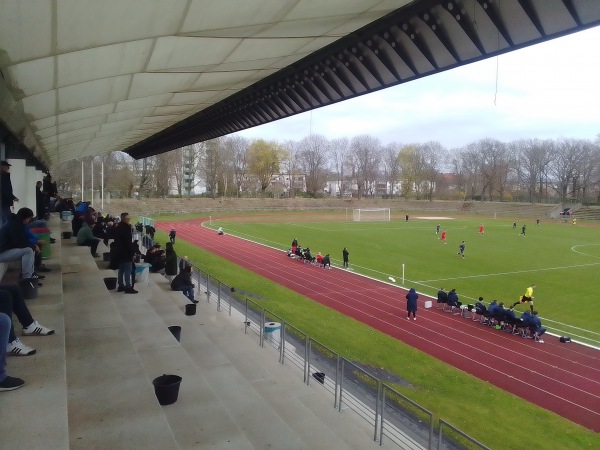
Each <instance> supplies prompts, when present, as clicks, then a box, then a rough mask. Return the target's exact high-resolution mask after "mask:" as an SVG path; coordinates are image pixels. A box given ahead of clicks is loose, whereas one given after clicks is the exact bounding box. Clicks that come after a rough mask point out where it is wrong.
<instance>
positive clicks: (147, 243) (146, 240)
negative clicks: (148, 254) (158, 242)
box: [142, 225, 154, 250]
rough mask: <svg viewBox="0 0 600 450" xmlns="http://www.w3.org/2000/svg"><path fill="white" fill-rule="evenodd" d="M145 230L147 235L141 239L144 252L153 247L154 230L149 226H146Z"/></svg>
mask: <svg viewBox="0 0 600 450" xmlns="http://www.w3.org/2000/svg"><path fill="white" fill-rule="evenodd" d="M146 230H147V231H148V233H146V234H145V235H144V237H142V245H143V246H144V248H145V249H146V250H150V249H151V248H152V246H154V228H152V227H151V226H150V225H146Z"/></svg>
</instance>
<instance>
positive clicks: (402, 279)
mask: <svg viewBox="0 0 600 450" xmlns="http://www.w3.org/2000/svg"><path fill="white" fill-rule="evenodd" d="M402 286H404V263H402Z"/></svg>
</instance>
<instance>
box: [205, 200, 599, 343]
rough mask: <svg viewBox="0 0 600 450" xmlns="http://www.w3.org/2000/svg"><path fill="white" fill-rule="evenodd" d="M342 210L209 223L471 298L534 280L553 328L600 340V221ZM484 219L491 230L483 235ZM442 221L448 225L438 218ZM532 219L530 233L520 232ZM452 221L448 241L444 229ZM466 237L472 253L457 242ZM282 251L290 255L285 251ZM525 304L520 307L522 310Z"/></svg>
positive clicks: (497, 295) (506, 295) (508, 292)
mask: <svg viewBox="0 0 600 450" xmlns="http://www.w3.org/2000/svg"><path fill="white" fill-rule="evenodd" d="M351 219H352V217H349V218H348V217H347V216H345V215H344V214H343V213H339V214H337V215H336V214H331V212H329V213H323V212H318V211H317V212H315V211H306V212H303V213H297V212H291V213H279V214H269V215H250V216H246V217H243V218H241V217H238V218H234V217H231V218H220V219H218V220H212V221H211V225H210V226H211V227H214V228H217V227H219V226H221V227H223V228H224V229H225V230H226V232H227V233H229V234H233V235H236V236H239V237H241V238H245V239H248V240H252V241H254V242H258V243H261V244H264V245H268V246H271V247H274V248H278V249H281V250H287V249H288V248H289V247H290V245H291V242H292V240H293V239H294V238H296V239H297V240H298V243H299V245H300V246H301V247H307V246H308V247H310V249H311V251H312V253H313V255H316V254H317V252H321V253H322V254H323V255H325V254H327V253H328V254H330V256H331V260H332V264H333V265H334V266H338V267H341V265H342V249H343V248H344V247H347V248H348V251H349V252H350V258H349V260H350V269H349V270H353V271H354V272H356V273H360V274H363V275H366V276H369V277H372V278H376V279H380V280H382V281H385V282H388V283H389V282H390V281H389V277H392V278H393V279H395V281H396V284H397V285H401V286H404V287H407V288H409V287H415V288H416V289H417V291H419V292H421V293H424V294H428V295H431V296H435V295H436V293H437V291H438V289H439V288H440V287H444V288H445V289H446V290H450V289H453V288H454V289H456V292H457V293H458V295H459V299H460V300H461V301H462V302H463V303H473V302H474V301H475V300H476V299H477V298H478V297H479V296H482V297H484V301H485V302H486V303H489V302H490V301H492V300H494V299H495V300H498V301H501V302H504V304H505V306H509V305H511V304H513V303H514V302H516V301H518V299H519V296H520V295H522V294H523V293H524V292H525V289H526V288H527V287H528V286H530V285H531V284H532V283H535V284H536V285H537V286H536V288H535V291H534V297H535V301H534V305H535V309H537V310H538V311H539V314H540V317H541V318H542V324H543V326H545V327H546V328H547V329H548V331H549V332H552V333H555V334H558V335H569V336H571V337H572V338H573V339H574V340H578V341H581V342H585V343H588V344H591V345H594V346H600V308H599V307H598V305H597V302H598V299H597V294H598V290H599V286H600V285H599V283H598V281H597V280H598V274H599V273H600V227H597V226H589V225H583V224H579V225H571V224H570V223H569V224H567V223H562V222H560V223H559V222H552V221H550V220H548V221H542V222H541V223H540V225H539V226H537V225H536V223H535V221H534V220H523V219H519V220H518V221H517V227H516V228H513V220H506V219H490V218H486V219H481V218H476V219H473V218H463V217H452V216H443V217H442V216H440V217H432V216H419V214H418V213H414V214H411V215H410V220H409V221H408V222H406V221H405V220H404V217H402V219H401V220H399V219H394V218H393V219H392V220H391V221H368V222H353V221H352V220H351ZM480 224H483V226H484V234H483V236H482V235H480V234H479V233H478V232H479V227H480ZM437 225H440V233H439V234H436V227H437ZM523 225H526V227H527V230H526V234H525V236H522V235H521V229H522V226H523ZM443 230H447V239H446V241H447V243H446V244H444V243H443V242H442V241H441V240H440V239H439V238H440V235H441V231H443ZM463 240H464V241H465V245H466V248H465V252H464V255H465V257H464V258H462V257H461V256H460V255H458V251H459V249H458V246H459V244H460V243H461V242H462V241H463ZM282 257H283V255H282ZM526 307H527V306H526V305H518V306H517V307H516V309H517V310H518V311H523V310H524V308H526Z"/></svg>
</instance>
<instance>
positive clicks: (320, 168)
mask: <svg viewBox="0 0 600 450" xmlns="http://www.w3.org/2000/svg"><path fill="white" fill-rule="evenodd" d="M329 145H330V144H329V141H327V139H325V137H324V136H321V135H319V134H313V135H311V136H308V137H305V138H304V139H302V140H301V141H300V142H299V144H298V149H299V152H298V160H299V163H300V166H301V167H302V171H303V172H304V176H305V177H306V191H307V192H308V193H309V194H311V195H312V196H313V197H316V196H317V194H319V193H322V192H323V188H324V187H325V182H326V175H327V155H328V153H329Z"/></svg>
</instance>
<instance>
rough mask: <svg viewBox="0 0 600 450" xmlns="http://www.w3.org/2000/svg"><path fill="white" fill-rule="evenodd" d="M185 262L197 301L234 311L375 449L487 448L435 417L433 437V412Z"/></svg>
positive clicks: (248, 329) (260, 341)
mask: <svg viewBox="0 0 600 450" xmlns="http://www.w3.org/2000/svg"><path fill="white" fill-rule="evenodd" d="M190 264H191V265H192V269H193V272H194V273H193V277H194V280H195V281H196V290H197V294H198V296H197V298H200V295H201V293H204V294H205V295H206V301H207V303H215V304H216V308H217V311H222V310H225V311H227V312H228V314H229V315H230V316H231V315H232V312H233V311H236V312H237V313H238V314H239V315H240V317H241V318H242V320H243V323H244V333H245V334H248V335H251V336H254V337H255V338H256V339H257V343H258V345H259V346H260V347H264V348H269V349H271V350H275V352H276V354H277V355H278V360H279V363H281V364H286V363H287V364H288V365H290V366H292V367H296V368H297V369H299V371H300V372H301V373H302V380H303V382H304V383H306V384H307V385H309V384H310V383H311V382H315V383H317V385H320V386H322V387H323V388H324V389H325V391H327V392H329V393H330V394H331V395H332V397H333V407H334V408H336V409H338V411H339V412H343V411H345V410H348V409H350V410H351V411H353V412H354V413H356V414H358V415H359V416H360V417H362V418H363V419H364V420H365V421H367V423H369V424H370V425H371V426H372V427H373V440H374V441H376V442H378V443H379V445H384V440H385V443H386V445H388V444H389V443H391V444H394V445H395V446H397V447H398V448H403V449H411V450H412V449H416V448H422V449H428V450H433V449H434V448H437V449H438V450H441V449H456V448H475V447H478V448H483V449H486V448H487V447H486V446H484V445H483V444H481V443H479V442H478V441H477V440H475V439H474V438H472V437H471V436H469V435H468V434H466V433H464V432H462V431H461V430H459V429H458V428H456V427H454V426H452V425H450V424H449V423H448V422H446V421H445V420H443V419H439V422H438V425H437V429H438V434H437V435H436V434H435V428H436V427H435V423H434V418H433V414H432V413H431V412H430V411H428V410H427V409H426V408H424V407H423V406H421V405H419V404H418V403H416V402H414V401H413V400H411V399H410V398H408V397H406V396H405V395H403V394H401V393H400V392H398V391H397V390H395V389H393V388H392V387H390V386H389V385H387V384H385V383H383V382H382V381H381V380H380V379H378V378H377V377H375V376H374V375H372V374H370V373H369V372H368V370H365V369H364V368H362V367H360V366H359V365H358V364H357V363H356V362H352V361H349V360H348V359H346V358H344V357H342V356H341V355H340V354H339V353H337V352H336V351H335V350H332V349H331V348H329V347H327V346H326V345H324V344H322V343H320V342H319V341H317V340H316V339H313V338H312V337H310V336H309V335H308V334H306V333H304V332H303V331H302V330H299V329H298V328H296V327H294V326H293V325H291V324H289V323H287V322H286V321H285V320H284V318H282V317H281V316H279V315H277V314H276V313H274V312H272V311H270V310H268V309H267V308H264V307H263V306H261V305H260V304H259V303H258V302H257V301H254V300H251V299H250V297H256V298H261V297H260V296H258V295H256V294H253V293H250V292H245V291H241V290H236V289H235V288H233V287H231V286H227V285H226V284H224V283H221V282H220V281H219V280H218V279H217V278H215V277H212V276H211V275H210V274H208V273H207V272H204V271H203V270H202V269H200V268H199V267H198V266H197V265H196V264H193V262H191V261H190ZM444 432H445V433H444ZM474 446H475V447H474Z"/></svg>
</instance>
